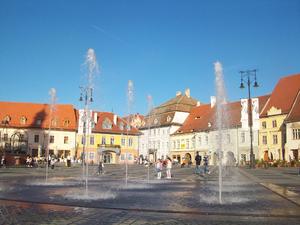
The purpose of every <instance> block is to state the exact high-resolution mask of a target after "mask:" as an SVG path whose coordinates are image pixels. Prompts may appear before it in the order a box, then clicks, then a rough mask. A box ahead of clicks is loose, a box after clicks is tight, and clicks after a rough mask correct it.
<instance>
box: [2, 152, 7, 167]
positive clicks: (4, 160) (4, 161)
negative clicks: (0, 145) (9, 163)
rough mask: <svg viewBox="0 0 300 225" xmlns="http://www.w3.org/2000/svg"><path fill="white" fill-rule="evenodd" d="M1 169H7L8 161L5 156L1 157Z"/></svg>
mask: <svg viewBox="0 0 300 225" xmlns="http://www.w3.org/2000/svg"><path fill="white" fill-rule="evenodd" d="M1 167H2V168H6V159H5V156H4V155H3V156H2V157H1Z"/></svg>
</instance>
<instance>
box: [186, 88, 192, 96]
mask: <svg viewBox="0 0 300 225" xmlns="http://www.w3.org/2000/svg"><path fill="white" fill-rule="evenodd" d="M185 95H186V97H188V98H190V97H191V90H190V89H189V88H187V89H185Z"/></svg>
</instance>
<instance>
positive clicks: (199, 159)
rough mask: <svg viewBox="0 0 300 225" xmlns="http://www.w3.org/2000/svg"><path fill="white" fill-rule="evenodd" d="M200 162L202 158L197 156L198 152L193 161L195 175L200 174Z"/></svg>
mask: <svg viewBox="0 0 300 225" xmlns="http://www.w3.org/2000/svg"><path fill="white" fill-rule="evenodd" d="M201 160H202V157H201V155H199V152H197V155H196V157H195V161H196V169H195V173H196V174H200V165H201Z"/></svg>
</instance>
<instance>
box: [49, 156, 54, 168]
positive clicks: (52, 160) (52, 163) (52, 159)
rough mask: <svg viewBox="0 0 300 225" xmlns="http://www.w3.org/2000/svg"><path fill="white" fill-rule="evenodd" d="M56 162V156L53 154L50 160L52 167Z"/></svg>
mask: <svg viewBox="0 0 300 225" xmlns="http://www.w3.org/2000/svg"><path fill="white" fill-rule="evenodd" d="M54 164H55V158H54V156H52V158H51V160H50V165H51V169H54Z"/></svg>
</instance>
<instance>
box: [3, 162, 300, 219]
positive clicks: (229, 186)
mask: <svg viewBox="0 0 300 225" xmlns="http://www.w3.org/2000/svg"><path fill="white" fill-rule="evenodd" d="M89 171H90V176H89V189H88V194H87V195H85V189H84V187H83V185H82V178H81V174H82V169H81V168H80V167H76V166H75V167H73V168H64V167H56V168H55V169H54V170H50V172H49V180H48V183H45V169H44V168H6V169H0V224H5V225H6V224H22V225H23V224H250V225H252V224H275V225H277V224H300V206H299V204H297V200H299V198H300V197H299V192H300V191H299V190H300V176H298V175H297V169H296V168H294V169H293V168H292V169H291V168H278V169H273V168H269V169H266V170H264V169H255V170H249V169H240V168H227V169H226V170H224V172H223V174H224V178H223V186H222V189H223V192H222V198H221V199H222V204H220V203H219V198H218V196H219V195H218V189H219V186H218V182H217V181H218V174H217V171H218V170H215V169H214V168H211V174H210V175H206V176H198V175H196V174H194V173H193V168H179V167H175V168H174V169H173V174H174V177H173V178H172V179H171V180H166V179H162V180H156V179H155V174H154V170H153V168H150V170H149V172H150V180H149V181H148V180H147V172H148V168H145V167H143V166H138V165H134V166H130V167H129V174H128V177H129V179H128V183H127V185H126V183H125V179H124V177H125V176H124V166H117V165H114V166H113V165H108V166H106V167H105V174H104V175H101V176H98V175H97V174H96V168H95V167H90V170H89ZM268 185H270V187H268ZM272 185H275V186H272ZM274 187H275V188H274ZM282 190H284V191H282ZM291 196H292V197H291ZM292 200H294V201H292Z"/></svg>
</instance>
